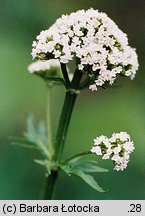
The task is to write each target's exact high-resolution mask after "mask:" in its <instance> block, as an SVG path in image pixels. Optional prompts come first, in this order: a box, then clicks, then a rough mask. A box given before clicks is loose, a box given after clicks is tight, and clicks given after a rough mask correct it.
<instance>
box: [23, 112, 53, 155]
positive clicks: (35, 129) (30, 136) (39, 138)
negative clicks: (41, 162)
mask: <svg viewBox="0 0 145 216" xmlns="http://www.w3.org/2000/svg"><path fill="white" fill-rule="evenodd" d="M26 125H27V129H26V132H25V133H24V136H25V137H26V139H27V140H28V141H30V142H33V143H35V144H36V146H37V149H39V151H40V152H41V153H42V154H44V155H45V156H46V157H47V158H49V151H48V149H47V135H46V126H45V123H44V122H43V121H41V122H40V123H39V124H38V126H37V125H36V121H35V119H34V117H33V115H32V114H27V116H26Z"/></svg>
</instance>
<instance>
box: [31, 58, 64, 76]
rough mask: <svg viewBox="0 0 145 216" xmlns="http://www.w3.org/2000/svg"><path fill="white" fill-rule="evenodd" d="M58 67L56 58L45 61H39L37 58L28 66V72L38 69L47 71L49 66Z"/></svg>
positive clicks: (37, 70)
mask: <svg viewBox="0 0 145 216" xmlns="http://www.w3.org/2000/svg"><path fill="white" fill-rule="evenodd" d="M52 67H53V68H60V63H59V61H58V60H57V59H50V60H47V61H40V60H37V61H36V62H33V63H32V64H30V65H29V66H28V71H29V72H30V73H35V72H40V71H47V70H49V69H51V68H52Z"/></svg>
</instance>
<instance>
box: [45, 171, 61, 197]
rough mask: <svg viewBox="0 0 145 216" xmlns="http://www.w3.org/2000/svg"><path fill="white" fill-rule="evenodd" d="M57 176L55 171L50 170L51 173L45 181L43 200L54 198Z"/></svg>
mask: <svg viewBox="0 0 145 216" xmlns="http://www.w3.org/2000/svg"><path fill="white" fill-rule="evenodd" d="M57 176H58V172H57V171H52V172H51V175H49V176H48V178H47V182H46V191H45V196H44V199H45V200H52V199H54V195H55V187H56V181H57Z"/></svg>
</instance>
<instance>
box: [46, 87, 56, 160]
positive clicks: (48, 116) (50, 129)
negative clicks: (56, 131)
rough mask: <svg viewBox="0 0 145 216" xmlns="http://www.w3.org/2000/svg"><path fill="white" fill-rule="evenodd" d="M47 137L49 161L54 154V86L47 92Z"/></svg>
mask: <svg viewBox="0 0 145 216" xmlns="http://www.w3.org/2000/svg"><path fill="white" fill-rule="evenodd" d="M47 93H48V95H47V137H48V150H49V157H50V158H49V159H50V160H51V159H52V156H53V154H54V149H53V142H52V125H51V94H52V86H51V84H50V85H48V90H47Z"/></svg>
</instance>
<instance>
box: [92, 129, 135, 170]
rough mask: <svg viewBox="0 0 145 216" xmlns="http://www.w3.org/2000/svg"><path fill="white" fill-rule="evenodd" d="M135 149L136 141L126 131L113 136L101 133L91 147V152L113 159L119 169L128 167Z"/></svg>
mask: <svg viewBox="0 0 145 216" xmlns="http://www.w3.org/2000/svg"><path fill="white" fill-rule="evenodd" d="M133 150H134V143H133V142H132V141H131V138H130V136H129V135H128V134H127V133H126V132H120V133H113V134H112V136H111V138H107V137H106V136H103V135H101V136H99V137H97V138H96V139H94V146H93V147H92V148H91V152H92V153H95V154H96V155H102V159H105V160H106V159H111V160H112V161H113V162H114V164H115V167H114V169H115V170H117V171H119V170H121V171H122V170H124V169H125V168H126V167H127V164H128V162H129V159H130V153H131V152H133Z"/></svg>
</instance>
